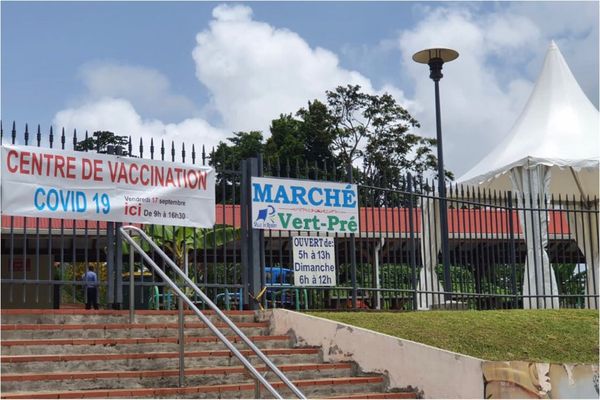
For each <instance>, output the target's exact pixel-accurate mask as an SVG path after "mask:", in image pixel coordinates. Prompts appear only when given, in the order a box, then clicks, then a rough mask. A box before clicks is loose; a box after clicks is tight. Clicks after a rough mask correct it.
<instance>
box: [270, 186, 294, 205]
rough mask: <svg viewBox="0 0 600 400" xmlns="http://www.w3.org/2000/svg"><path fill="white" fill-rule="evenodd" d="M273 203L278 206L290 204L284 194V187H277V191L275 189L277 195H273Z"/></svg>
mask: <svg viewBox="0 0 600 400" xmlns="http://www.w3.org/2000/svg"><path fill="white" fill-rule="evenodd" d="M280 199H282V200H280ZM274 202H275V203H278V204H281V203H283V204H290V199H289V198H288V195H287V193H286V192H285V186H283V185H279V189H277V194H276V195H275V200H274Z"/></svg>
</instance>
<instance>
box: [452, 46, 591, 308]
mask: <svg viewBox="0 0 600 400" xmlns="http://www.w3.org/2000/svg"><path fill="white" fill-rule="evenodd" d="M599 135H600V131H599V114H598V110H596V108H595V107H594V105H593V104H592V103H591V102H590V101H589V99H588V98H587V97H586V95H585V94H584V93H583V91H582V90H581V88H580V87H579V85H578V84H577V81H576V80H575V78H574V77H573V74H572V73H571V70H570V69H569V67H568V65H567V63H566V61H565V59H564V58H563V56H562V54H561V53H560V50H559V49H558V47H557V46H556V44H555V43H554V42H552V43H551V44H550V47H549V49H548V52H547V54H546V58H545V61H544V66H543V68H542V72H541V73H540V76H539V77H538V80H537V82H536V84H535V87H534V89H533V92H532V94H531V96H530V97H529V100H528V102H527V104H526V106H525V108H524V110H523V112H522V113H521V115H520V116H519V118H518V119H517V121H516V122H515V124H514V126H513V127H512V129H511V131H510V133H509V134H508V135H507V136H506V137H505V138H504V140H503V141H502V142H501V143H500V144H499V145H498V146H497V147H496V148H495V149H493V150H492V151H491V152H490V153H489V154H488V155H487V156H485V157H484V158H483V159H482V160H481V161H480V162H479V163H478V164H476V165H475V166H474V167H473V168H472V169H471V170H470V171H469V172H467V173H466V174H465V175H463V176H462V177H461V178H460V179H458V183H460V184H464V185H472V186H479V187H482V188H488V189H495V190H501V191H505V190H511V191H513V192H514V193H516V194H517V195H518V196H519V208H523V207H525V208H535V207H536V205H537V204H538V201H540V204H542V205H543V204H544V196H549V195H555V196H556V195H559V194H560V195H562V196H563V198H564V196H565V195H568V196H573V195H576V196H577V199H581V198H582V197H581V196H583V198H587V196H590V198H591V199H593V198H597V196H598V191H599V168H600V150H599V147H598V146H599ZM529 199H533V201H530V200H529ZM523 214H524V213H523V212H520V215H519V220H520V224H521V229H522V230H523V232H524V233H525V238H526V243H527V260H526V266H525V267H526V274H525V276H526V278H525V279H524V282H523V293H524V295H525V296H527V295H531V296H540V295H542V294H543V295H548V297H543V296H542V297H538V298H536V297H531V298H530V300H529V301H528V300H526V301H525V307H526V308H545V307H554V308H557V307H558V298H557V297H552V296H556V295H557V294H558V291H557V285H556V280H555V277H554V272H553V270H552V267H551V266H550V263H549V260H548V255H547V253H546V250H545V247H546V245H547V241H548V237H547V226H548V221H547V219H546V218H547V215H546V213H545V212H536V211H531V212H527V216H526V218H525V215H523ZM592 216H593V218H594V219H595V221H594V222H595V223H589V221H584V214H583V213H580V214H574V215H572V216H571V218H569V227H570V230H571V232H576V235H575V237H576V241H577V245H578V246H579V248H580V249H581V251H582V252H583V254H585V255H586V259H587V260H586V261H587V271H588V282H587V285H586V291H587V290H589V293H587V294H591V293H593V294H597V293H598V282H597V278H598V276H599V269H598V268H599V263H600V258H599V252H598V232H597V229H598V222H597V214H592ZM589 218H590V215H587V214H586V215H585V219H589ZM590 227H591V228H592V229H591V231H590ZM586 229H587V231H585V230H586ZM540 243H541V245H542V246H541V247H542V249H540ZM591 303H593V304H590V302H588V306H595V307H597V304H596V303H597V302H595V301H594V302H591Z"/></svg>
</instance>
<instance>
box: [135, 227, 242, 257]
mask: <svg viewBox="0 0 600 400" xmlns="http://www.w3.org/2000/svg"><path fill="white" fill-rule="evenodd" d="M144 232H146V234H147V235H148V236H149V237H150V238H151V239H152V240H153V241H154V243H156V245H157V246H158V247H160V248H161V249H162V250H163V251H164V252H165V253H167V254H168V255H170V256H171V257H172V258H173V261H174V262H175V264H177V265H178V266H180V267H182V266H183V263H184V258H185V252H186V251H187V252H190V251H192V250H194V248H195V249H213V248H218V247H221V246H223V245H224V244H225V243H229V242H233V241H235V240H239V239H240V237H241V232H240V228H234V227H233V226H230V225H215V226H214V227H213V228H186V227H181V226H176V227H173V226H153V225H146V226H144ZM134 240H135V241H136V242H137V243H138V244H140V246H141V248H142V249H143V250H144V251H146V252H148V253H150V252H151V248H150V245H149V244H148V243H147V242H146V241H145V240H141V238H140V237H139V236H135V237H134ZM123 254H124V255H127V254H129V244H128V243H126V242H125V243H124V244H123Z"/></svg>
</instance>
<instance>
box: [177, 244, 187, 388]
mask: <svg viewBox="0 0 600 400" xmlns="http://www.w3.org/2000/svg"><path fill="white" fill-rule="evenodd" d="M183 260H184V261H183V270H184V272H185V275H186V276H187V275H188V257H187V249H186V246H185V242H183ZM177 303H178V306H179V318H178V319H179V387H183V385H184V379H185V335H184V327H185V313H184V312H183V299H182V298H181V296H179V297H178V302H177Z"/></svg>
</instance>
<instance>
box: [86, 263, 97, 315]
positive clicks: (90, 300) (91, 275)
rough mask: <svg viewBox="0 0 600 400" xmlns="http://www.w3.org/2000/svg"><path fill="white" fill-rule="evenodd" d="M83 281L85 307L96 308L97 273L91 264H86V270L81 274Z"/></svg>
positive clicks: (87, 308)
mask: <svg viewBox="0 0 600 400" xmlns="http://www.w3.org/2000/svg"><path fill="white" fill-rule="evenodd" d="M83 281H84V282H85V283H86V285H85V288H86V292H87V302H86V303H85V309H86V310H89V309H90V308H92V306H94V310H97V309H98V275H96V273H95V272H94V267H93V266H91V265H90V266H88V270H87V272H86V273H85V274H83Z"/></svg>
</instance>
